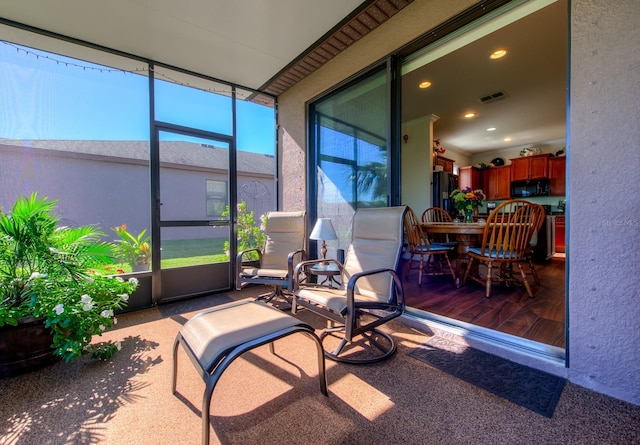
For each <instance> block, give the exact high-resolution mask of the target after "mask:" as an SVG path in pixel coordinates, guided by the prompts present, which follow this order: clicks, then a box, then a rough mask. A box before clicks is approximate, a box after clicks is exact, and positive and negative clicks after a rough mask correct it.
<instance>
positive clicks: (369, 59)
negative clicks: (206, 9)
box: [278, 0, 475, 211]
mask: <svg viewBox="0 0 640 445" xmlns="http://www.w3.org/2000/svg"><path fill="white" fill-rule="evenodd" d="M474 3H475V2H474V1H471V0H448V1H446V2H445V1H442V0H416V1H414V2H413V3H411V4H409V5H408V6H407V7H405V8H404V9H402V10H401V11H400V12H399V13H398V14H396V15H395V16H393V17H392V18H391V19H390V20H388V21H387V22H385V23H384V24H382V25H381V26H380V27H379V28H377V29H376V30H375V31H374V32H372V33H369V34H368V35H366V36H365V37H364V38H362V39H361V40H359V41H358V42H356V43H355V44H354V45H352V46H351V47H350V48H349V49H348V50H347V51H344V52H342V53H340V54H338V55H337V56H336V57H334V58H333V59H332V60H330V61H329V62H328V63H326V64H325V65H324V66H323V67H321V68H320V69H319V70H317V71H316V72H315V73H313V74H312V75H310V76H308V77H306V78H304V79H303V80H302V81H301V82H299V83H298V84H297V85H296V86H295V87H293V88H291V89H290V90H288V91H286V92H285V93H283V94H282V95H281V96H279V97H278V123H279V138H278V152H279V153H280V155H281V158H280V164H279V166H280V170H281V172H280V178H282V182H281V184H280V185H281V187H280V193H281V194H282V195H281V197H280V207H281V209H282V210H291V211H293V210H302V209H304V208H305V206H306V202H305V199H306V198H305V196H306V182H305V181H306V174H305V171H306V170H305V169H306V167H305V150H306V127H305V122H306V103H307V102H308V101H309V100H311V99H313V98H314V97H315V96H317V95H319V94H321V93H323V92H324V91H326V90H328V89H329V88H331V87H332V86H334V85H336V84H338V83H340V82H342V81H344V80H345V79H347V78H348V77H349V76H351V75H353V74H355V73H357V72H358V71H360V70H362V69H364V68H366V67H367V66H369V65H370V64H372V63H373V62H375V61H377V60H380V59H382V58H384V57H386V56H387V55H388V54H390V53H391V52H393V51H394V50H395V49H397V48H399V47H401V46H402V45H404V44H406V43H408V42H410V41H411V40H413V39H415V38H417V37H418V36H420V35H422V34H424V33H425V32H426V31H427V30H428V29H430V28H432V27H434V26H435V25H437V24H439V23H442V22H443V21H445V20H446V19H448V18H450V17H451V16H453V15H455V14H457V13H458V12H460V11H463V10H464V9H466V8H468V7H469V6H471V5H473V4H474Z"/></svg>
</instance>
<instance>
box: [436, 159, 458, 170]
mask: <svg viewBox="0 0 640 445" xmlns="http://www.w3.org/2000/svg"><path fill="white" fill-rule="evenodd" d="M455 162H456V161H454V160H453V159H448V158H443V157H442V156H437V155H436V156H435V159H434V160H433V165H441V166H442V171H445V172H449V173H453V164H455Z"/></svg>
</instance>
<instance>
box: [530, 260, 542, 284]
mask: <svg viewBox="0 0 640 445" xmlns="http://www.w3.org/2000/svg"><path fill="white" fill-rule="evenodd" d="M529 269H530V270H531V275H533V281H535V283H536V284H540V278H538V271H537V270H536V267H535V266H534V265H533V259H532V258H531V257H529Z"/></svg>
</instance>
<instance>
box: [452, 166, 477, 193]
mask: <svg viewBox="0 0 640 445" xmlns="http://www.w3.org/2000/svg"><path fill="white" fill-rule="evenodd" d="M458 187H460V190H462V189H464V188H465V187H469V188H471V190H476V189H479V188H482V186H481V185H480V169H479V168H478V167H473V166H469V167H460V169H459V170H458Z"/></svg>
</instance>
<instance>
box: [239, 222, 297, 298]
mask: <svg viewBox="0 0 640 445" xmlns="http://www.w3.org/2000/svg"><path fill="white" fill-rule="evenodd" d="M305 216H306V212H305V211H299V212H269V213H268V214H267V218H266V225H265V243H264V246H261V247H258V248H253V249H247V250H244V251H242V252H239V253H238V256H237V257H236V290H241V289H242V288H244V287H245V286H248V285H249V284H263V285H267V286H271V287H272V288H273V291H272V292H271V293H270V294H265V295H261V296H260V297H258V298H259V299H262V300H265V301H267V302H268V301H271V300H272V299H273V298H275V297H280V298H282V299H283V300H286V301H289V300H290V297H288V296H287V295H285V289H286V292H287V293H290V292H291V289H292V287H293V270H294V268H295V266H296V265H297V264H298V263H299V262H300V261H303V260H306V259H307V256H306V250H305V241H306V240H305V237H306V225H305ZM252 252H254V253H256V254H257V255H258V260H257V261H254V260H252V259H251V257H250V256H249V254H250V253H252Z"/></svg>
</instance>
